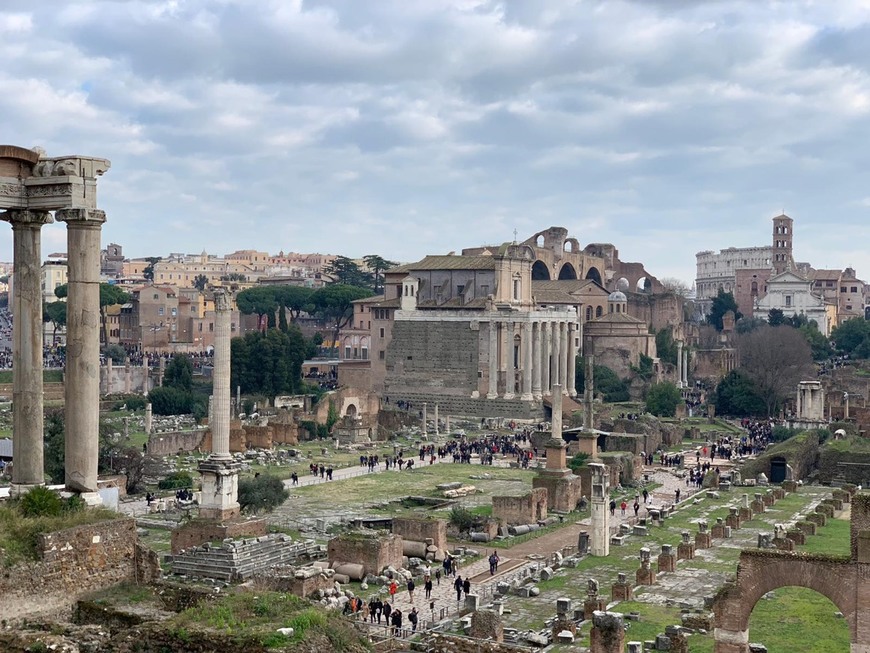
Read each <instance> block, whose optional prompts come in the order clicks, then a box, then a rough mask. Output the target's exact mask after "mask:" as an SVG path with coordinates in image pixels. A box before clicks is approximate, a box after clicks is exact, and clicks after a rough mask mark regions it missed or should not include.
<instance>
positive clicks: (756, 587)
mask: <svg viewBox="0 0 870 653" xmlns="http://www.w3.org/2000/svg"><path fill="white" fill-rule="evenodd" d="M859 582H860V581H859V580H858V574H857V566H856V565H855V564H854V562H852V561H850V560H843V561H838V560H832V559H830V558H826V557H824V556H808V555H806V554H800V553H792V552H787V551H771V550H767V549H764V550H762V549H758V550H751V551H743V552H742V553H741V554H740V563H739V565H738V567H737V581H736V583H734V584H731V585H726V587H724V588H723V589H722V591H721V592H720V593H719V595H718V596H717V597H716V600H715V601H714V603H713V615H714V619H713V626H714V630H713V639H714V640H715V648H714V649H713V650H714V653H749V639H750V637H749V617H750V615H751V614H752V610H753V609H754V608H755V604H756V603H758V601H759V600H760V599H761V597H762V596H764V595H765V594H767V593H768V592H771V591H773V590H776V589H779V588H781V587H806V588H808V589H811V590H814V591H816V592H818V593H819V594H822V595H823V596H826V597H827V598H829V599H830V600H831V602H832V603H833V604H834V605H835V606H837V609H838V610H839V611H840V612H842V613H843V617H844V618H845V621H846V623H847V624H848V626H849V640H850V641H851V642H852V644H853V650H854V649H855V647H854V644H855V642H856V639H857V617H856V610H857V607H858V606H857V594H858V592H859V588H858V587H857V583H859ZM865 582H866V581H865Z"/></svg>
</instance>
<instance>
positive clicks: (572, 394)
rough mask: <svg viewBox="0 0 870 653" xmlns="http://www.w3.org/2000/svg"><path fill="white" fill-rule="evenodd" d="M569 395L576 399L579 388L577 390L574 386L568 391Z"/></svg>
mask: <svg viewBox="0 0 870 653" xmlns="http://www.w3.org/2000/svg"><path fill="white" fill-rule="evenodd" d="M568 396H569V397H571V399H574V398H575V397H576V396H577V390H576V389H575V388H573V387H572V388H571V389H570V390H569V391H568Z"/></svg>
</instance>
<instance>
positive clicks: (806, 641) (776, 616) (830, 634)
mask: <svg viewBox="0 0 870 653" xmlns="http://www.w3.org/2000/svg"><path fill="white" fill-rule="evenodd" d="M772 596H773V598H770V599H761V600H760V601H759V602H758V603H756V604H755V608H754V609H753V610H752V616H751V617H750V618H749V641H751V642H761V643H763V644H764V645H765V646H767V650H768V653H792V652H793V651H812V652H813V653H841V652H842V651H848V650H849V626H848V624H847V623H846V620H845V619H843V618H838V617H835V616H834V613H836V612H837V611H838V608H837V607H836V606H835V605H834V604H833V603H831V601H830V600H829V599H828V598H826V597H825V596H822V595H821V594H819V593H817V592H814V591H813V590H809V589H805V588H803V587H784V588H781V589H778V590H775V591H774V592H772Z"/></svg>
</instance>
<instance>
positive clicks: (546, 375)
mask: <svg viewBox="0 0 870 653" xmlns="http://www.w3.org/2000/svg"><path fill="white" fill-rule="evenodd" d="M551 329H552V326H551V323H550V322H541V336H542V338H541V345H542V349H543V352H542V356H541V359H540V361H539V364H540V365H541V385H542V386H543V387H542V391H543V393H544V396H545V397H549V396H550V334H551Z"/></svg>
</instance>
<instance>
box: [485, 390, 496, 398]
mask: <svg viewBox="0 0 870 653" xmlns="http://www.w3.org/2000/svg"><path fill="white" fill-rule="evenodd" d="M486 398H487V399H498V395H497V394H495V393H494V392H490V393H487V395H486Z"/></svg>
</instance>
